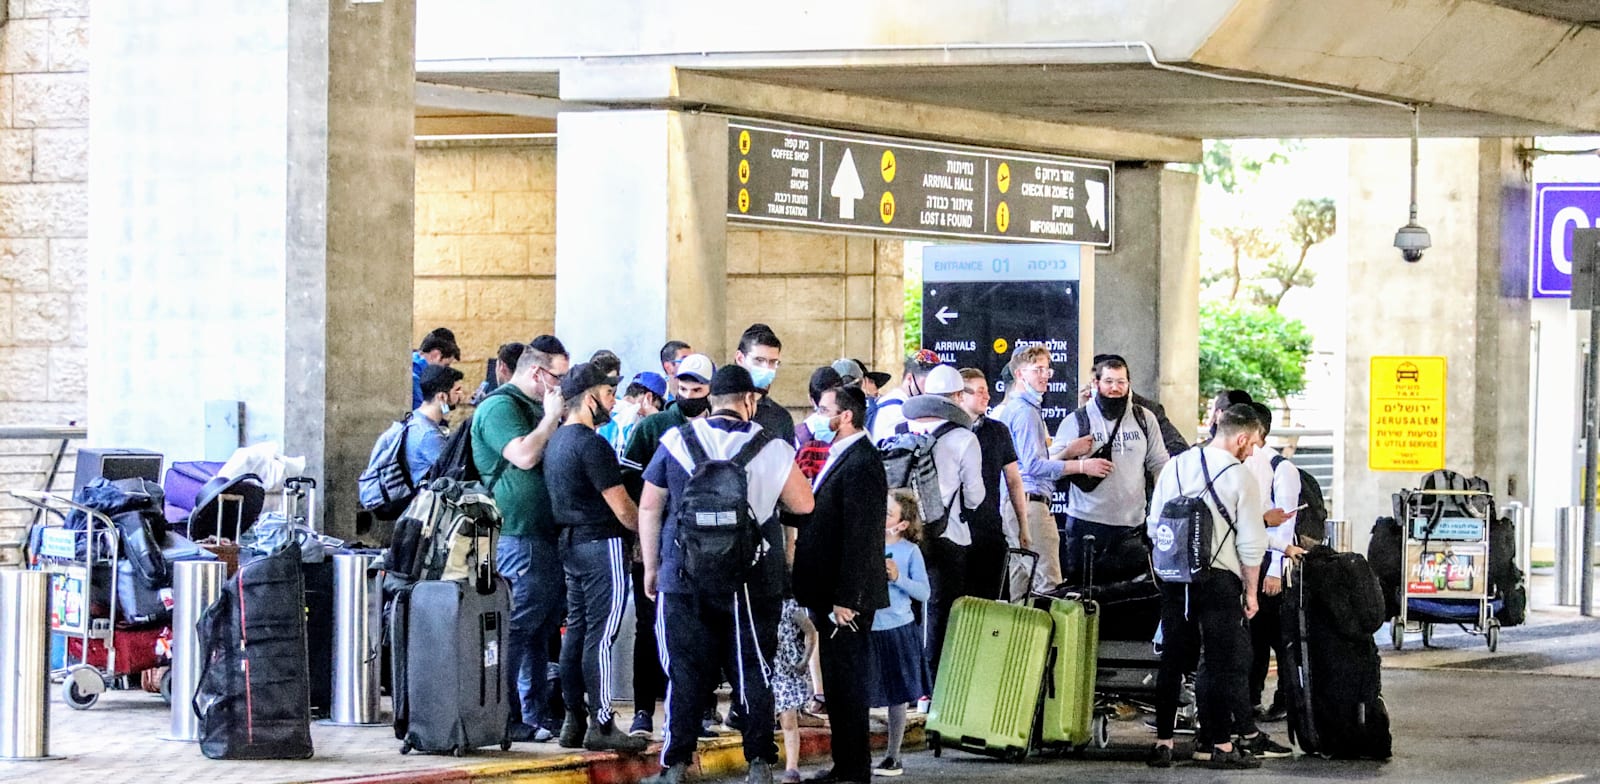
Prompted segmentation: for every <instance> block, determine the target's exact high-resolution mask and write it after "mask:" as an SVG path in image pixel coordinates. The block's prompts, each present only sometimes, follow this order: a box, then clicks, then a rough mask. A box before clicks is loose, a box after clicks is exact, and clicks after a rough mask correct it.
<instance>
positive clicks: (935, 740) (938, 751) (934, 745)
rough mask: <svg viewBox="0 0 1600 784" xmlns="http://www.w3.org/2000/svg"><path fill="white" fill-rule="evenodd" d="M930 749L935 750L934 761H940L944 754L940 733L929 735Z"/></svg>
mask: <svg viewBox="0 0 1600 784" xmlns="http://www.w3.org/2000/svg"><path fill="white" fill-rule="evenodd" d="M928 748H930V749H932V750H933V757H934V759H938V758H939V757H940V756H941V755H943V754H944V744H942V743H940V742H939V733H937V732H930V733H928Z"/></svg>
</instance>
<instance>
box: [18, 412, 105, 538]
mask: <svg viewBox="0 0 1600 784" xmlns="http://www.w3.org/2000/svg"><path fill="white" fill-rule="evenodd" d="M88 432H89V429H88V428H86V427H83V426H80V425H20V426H5V427H0V481H3V482H4V487H3V488H0V489H18V490H43V491H46V492H49V491H51V490H53V489H55V488H56V487H58V486H62V485H64V484H67V480H68V479H69V478H70V477H71V475H72V472H73V467H72V466H71V464H67V465H66V466H63V465H62V464H63V462H64V461H65V458H66V457H67V456H68V455H69V454H71V453H72V442H73V441H80V440H82V439H83V438H84V437H85V436H87V435H88ZM43 514H44V513H43V512H42V511H40V510H39V509H37V508H34V507H30V506H27V505H25V504H23V503H21V502H19V501H17V500H16V499H14V498H12V497H10V496H8V495H4V494H0V566H5V565H8V564H12V563H15V562H17V561H19V560H21V556H22V547H23V544H24V539H25V537H26V536H27V531H28V528H29V526H30V525H31V524H33V523H36V522H38V521H39V518H40V516H42V515H43Z"/></svg>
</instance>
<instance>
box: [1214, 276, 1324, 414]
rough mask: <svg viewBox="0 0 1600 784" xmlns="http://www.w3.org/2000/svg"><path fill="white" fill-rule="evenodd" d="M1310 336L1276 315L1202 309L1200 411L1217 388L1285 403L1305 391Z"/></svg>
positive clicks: (1218, 306) (1222, 306)
mask: <svg viewBox="0 0 1600 784" xmlns="http://www.w3.org/2000/svg"><path fill="white" fill-rule="evenodd" d="M1310 356H1311V332H1310V331H1309V330H1307V329H1306V326H1305V324H1302V323H1301V322H1300V321H1299V320H1298V319H1292V318H1288V317H1286V316H1284V315H1283V314H1281V313H1279V312H1277V311H1276V310H1266V309H1262V308H1252V307H1236V306H1234V305H1232V304H1230V303H1226V302H1206V303H1202V304H1201V305H1200V394H1201V400H1200V401H1199V405H1200V410H1201V411H1202V412H1203V411H1204V409H1205V406H1206V404H1207V402H1208V400H1207V398H1209V397H1210V396H1211V395H1213V394H1215V393H1216V391H1217V390H1219V389H1243V390H1245V391H1247V392H1249V393H1250V394H1252V395H1254V396H1256V397H1257V398H1258V399H1267V398H1277V399H1278V400H1280V401H1285V400H1287V399H1288V398H1289V396H1291V395H1296V394H1299V393H1300V392H1303V391H1305V388H1306V360H1307V358H1309V357H1310Z"/></svg>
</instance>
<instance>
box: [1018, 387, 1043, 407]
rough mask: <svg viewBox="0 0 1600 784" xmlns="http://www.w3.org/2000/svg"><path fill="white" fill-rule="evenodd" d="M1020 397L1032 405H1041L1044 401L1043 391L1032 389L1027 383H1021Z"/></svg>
mask: <svg viewBox="0 0 1600 784" xmlns="http://www.w3.org/2000/svg"><path fill="white" fill-rule="evenodd" d="M1022 399H1023V400H1026V401H1028V402H1029V403H1032V404H1034V405H1041V404H1043V403H1044V393H1043V392H1040V391H1039V390H1037V389H1034V388H1033V387H1032V386H1031V385H1029V384H1023V385H1022Z"/></svg>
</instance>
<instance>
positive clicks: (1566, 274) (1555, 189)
mask: <svg viewBox="0 0 1600 784" xmlns="http://www.w3.org/2000/svg"><path fill="white" fill-rule="evenodd" d="M1589 228H1600V183H1567V182H1563V183H1550V182H1546V183H1539V184H1538V185H1535V186H1534V208H1533V296H1534V297H1535V298H1541V297H1543V298H1564V297H1569V296H1572V262H1573V251H1572V233H1573V232H1574V231H1576V230H1578V229H1589Z"/></svg>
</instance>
